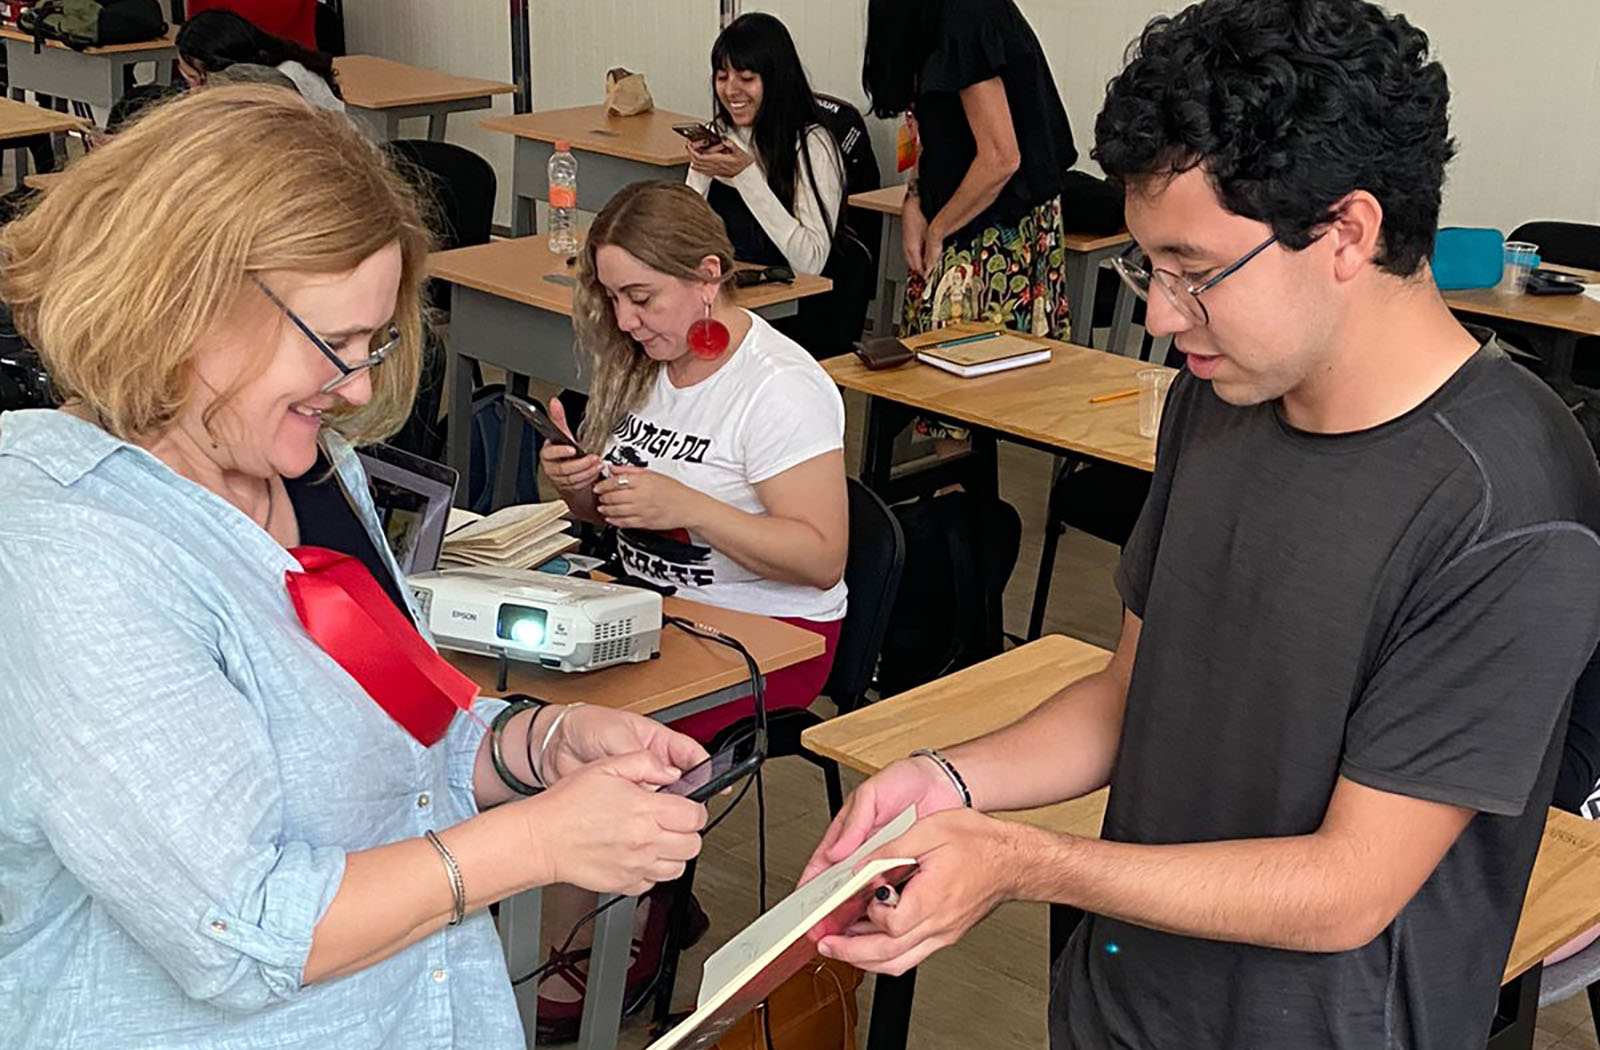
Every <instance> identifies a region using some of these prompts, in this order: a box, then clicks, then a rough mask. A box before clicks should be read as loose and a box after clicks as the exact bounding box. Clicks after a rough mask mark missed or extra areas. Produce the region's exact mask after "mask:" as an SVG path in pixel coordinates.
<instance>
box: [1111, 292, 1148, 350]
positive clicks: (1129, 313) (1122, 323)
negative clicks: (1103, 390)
mask: <svg viewBox="0 0 1600 1050" xmlns="http://www.w3.org/2000/svg"><path fill="white" fill-rule="evenodd" d="M1133 304H1134V295H1133V289H1131V288H1129V287H1128V286H1127V285H1126V284H1124V283H1123V282H1122V281H1118V282H1117V305H1116V306H1115V307H1114V308H1113V309H1112V311H1111V334H1110V336H1109V338H1108V339H1107V340H1106V349H1107V350H1109V351H1110V352H1111V353H1113V354H1121V355H1122V356H1124V357H1133V358H1137V357H1138V356H1139V355H1140V352H1141V351H1142V350H1143V349H1144V337H1143V336H1142V335H1141V336H1140V337H1139V341H1138V342H1137V343H1134V344H1132V345H1129V337H1130V336H1131V335H1132V334H1133Z"/></svg>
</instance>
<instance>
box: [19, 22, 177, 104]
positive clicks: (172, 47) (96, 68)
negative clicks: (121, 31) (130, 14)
mask: <svg viewBox="0 0 1600 1050" xmlns="http://www.w3.org/2000/svg"><path fill="white" fill-rule="evenodd" d="M177 35H178V27H177V26H170V27H168V29H167V33H166V35H165V36H164V37H161V38H160V39H158V40H145V41H141V42H139V43H136V44H114V45H112V46H110V47H91V48H89V49H88V50H86V51H74V50H72V49H71V48H70V47H67V46H66V45H65V44H62V43H60V42H59V41H55V40H49V41H46V42H45V47H44V50H43V51H41V52H40V53H39V54H37V55H36V54H34V53H33V37H32V36H30V35H29V34H27V33H24V32H22V31H21V30H19V29H12V28H7V27H0V44H4V46H5V52H6V75H7V77H8V79H9V81H10V84H11V88H12V97H13V98H18V97H20V95H21V92H23V91H33V92H38V93H40V94H44V95H53V96H55V97H56V99H57V105H58V106H59V107H61V108H63V109H64V108H65V107H66V103H67V100H68V99H71V100H73V101H76V102H85V103H88V104H89V105H92V106H101V107H103V108H105V109H110V108H111V107H112V106H113V105H114V104H115V103H116V102H117V100H118V99H120V98H121V97H122V92H123V72H122V71H123V70H124V69H126V68H127V67H128V66H133V65H137V64H139V63H140V62H154V63H155V76H156V82H157V83H160V84H170V83H171V82H172V60H173V59H175V58H177V57H178V48H177V45H176V43H175V41H176V39H177Z"/></svg>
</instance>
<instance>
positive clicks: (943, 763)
mask: <svg viewBox="0 0 1600 1050" xmlns="http://www.w3.org/2000/svg"><path fill="white" fill-rule="evenodd" d="M911 757H912V758H931V759H933V762H934V765H936V766H938V767H939V768H940V769H942V770H944V775H945V776H947V777H949V778H950V783H952V784H954V785H955V786H956V791H958V792H960V794H961V804H962V805H963V806H966V807H967V808H968V809H971V808H972V792H970V791H968V790H967V782H966V781H965V780H962V779H961V774H960V773H958V772H956V767H955V764H954V763H952V762H951V761H950V760H949V759H948V758H945V757H944V756H943V755H941V754H939V752H937V751H935V750H934V749H933V748H931V747H919V748H917V749H916V750H915V751H913V752H911Z"/></svg>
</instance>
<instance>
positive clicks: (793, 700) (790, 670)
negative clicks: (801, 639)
mask: <svg viewBox="0 0 1600 1050" xmlns="http://www.w3.org/2000/svg"><path fill="white" fill-rule="evenodd" d="M774 619H777V620H782V621H783V622H784V623H790V624H794V625H795V626H796V627H803V628H805V629H806V630H808V631H811V632H812V633H814V634H820V635H822V645H823V649H822V655H820V656H813V657H812V658H811V659H809V660H805V661H803V662H801V663H797V664H795V665H794V666H792V667H785V668H784V669H783V670H781V671H773V672H772V673H771V674H769V675H767V692H766V698H767V712H768V714H770V713H772V712H773V711H782V710H784V709H786V708H796V707H810V706H811V701H813V700H815V699H816V698H817V694H818V693H820V692H822V686H823V683H825V682H826V681H827V680H828V672H829V671H831V670H832V669H833V651H834V649H836V648H837V647H838V645H839V629H840V628H841V627H842V626H844V619H843V618H840V619H837V620H829V621H827V622H826V623H819V622H818V621H816V620H802V619H800V618H799V617H795V616H777V617H774ZM755 710H756V705H755V700H754V699H753V698H751V697H745V698H744V699H742V700H730V701H729V702H728V703H726V704H723V705H722V706H720V707H713V708H712V709H711V710H709V711H701V712H700V713H699V714H697V715H690V716H689V717H688V718H680V719H678V720H677V721H676V722H673V723H672V728H673V729H676V730H677V731H678V732H680V733H686V734H688V735H689V736H692V737H694V738H695V739H696V740H698V741H700V743H702V744H709V743H711V741H712V740H713V739H714V738H715V737H716V735H717V734H718V733H720V732H722V731H723V730H724V729H726V728H728V727H729V726H731V725H733V723H735V722H737V721H739V720H740V719H744V718H749V717H750V716H751V715H753V714H755Z"/></svg>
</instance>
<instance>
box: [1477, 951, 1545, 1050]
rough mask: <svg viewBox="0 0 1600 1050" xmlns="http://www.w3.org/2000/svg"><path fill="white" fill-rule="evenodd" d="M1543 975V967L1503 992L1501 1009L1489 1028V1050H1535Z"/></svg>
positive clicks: (1527, 974) (1529, 972) (1540, 966)
mask: <svg viewBox="0 0 1600 1050" xmlns="http://www.w3.org/2000/svg"><path fill="white" fill-rule="evenodd" d="M1543 975H1544V966H1543V964H1541V965H1538V966H1535V967H1534V968H1533V969H1531V970H1529V971H1528V972H1527V973H1524V974H1523V975H1522V976H1520V977H1516V978H1514V979H1513V980H1512V981H1511V982H1510V983H1509V984H1506V985H1505V986H1504V987H1502V988H1501V989H1500V1005H1499V1007H1498V1008H1497V1009H1496V1010H1495V1014H1494V1021H1493V1022H1492V1023H1491V1024H1490V1026H1489V1042H1488V1044H1487V1047H1486V1050H1532V1048H1533V1033H1534V1024H1535V1023H1536V1022H1537V1021H1538V1019H1539V983H1540V980H1541V978H1542V977H1543Z"/></svg>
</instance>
